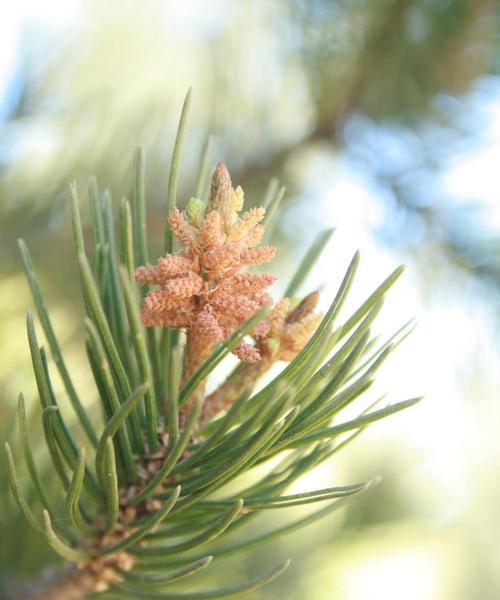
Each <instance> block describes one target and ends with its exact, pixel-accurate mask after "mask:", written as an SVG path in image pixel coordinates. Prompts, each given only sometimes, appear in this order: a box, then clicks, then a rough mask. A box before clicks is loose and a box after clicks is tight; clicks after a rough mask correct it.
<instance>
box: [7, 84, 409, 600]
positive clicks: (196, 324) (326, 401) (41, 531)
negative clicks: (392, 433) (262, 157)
mask: <svg viewBox="0 0 500 600" xmlns="http://www.w3.org/2000/svg"><path fill="white" fill-rule="evenodd" d="M189 104H190V92H188V95H187V97H186V101H185V103H184V107H183V110H182V114H181V120H180V125H179V132H178V134H177V138H176V142H175V146H174V151H173V157H172V166H171V174H170V183H169V190H168V196H167V207H168V210H169V223H168V224H167V230H166V232H165V241H166V252H167V253H166V254H165V255H164V256H162V257H160V258H159V259H158V261H157V263H156V264H154V265H152V264H149V263H148V238H147V230H146V225H145V224H146V198H145V188H144V173H145V157H144V150H143V149H142V148H140V149H139V150H138V151H137V152H136V155H135V160H134V176H133V201H132V204H129V202H128V201H127V200H123V201H122V202H121V204H120V211H119V218H118V227H116V231H117V232H118V234H119V239H118V240H115V234H116V232H115V221H114V211H113V205H112V201H111V197H110V195H109V194H108V193H104V194H100V193H99V190H98V187H97V182H96V181H95V180H94V179H92V180H91V182H90V185H89V204H90V213H91V228H92V232H93V236H92V239H93V244H90V245H88V244H87V245H86V243H85V239H84V235H83V226H82V220H81V216H80V210H81V207H80V200H79V197H78V191H77V189H76V187H75V186H74V185H73V186H71V189H70V198H71V207H72V225H73V236H74V243H75V253H76V264H77V267H78V270H79V275H80V282H81V290H82V296H83V300H84V306H85V313H86V316H84V317H83V318H82V320H83V322H84V324H85V330H86V351H87V357H88V361H89V366H90V369H91V372H92V374H93V377H94V380H95V386H96V389H97V391H98V394H99V398H100V401H101V405H102V406H101V408H102V415H103V417H104V422H103V423H101V425H100V427H97V428H96V426H95V425H94V423H93V422H92V421H93V420H92V421H91V419H90V415H89V413H88V409H87V408H86V407H85V405H84V404H83V403H82V402H81V401H80V399H79V398H78V396H77V394H76V391H75V389H76V388H75V385H74V383H73V380H72V378H71V375H70V373H69V370H68V369H67V367H66V365H65V362H64V353H63V351H62V349H61V346H60V344H59V342H58V340H57V335H56V332H55V330H54V328H53V326H52V323H51V320H50V317H49V313H48V311H47V308H46V306H45V303H44V300H43V294H42V291H41V289H40V285H39V283H38V279H37V277H36V273H35V267H34V264H33V261H32V259H31V257H30V255H29V251H28V249H27V247H26V245H25V244H24V242H22V241H21V242H20V250H21V255H22V260H23V263H24V266H25V270H26V275H27V278H28V282H29V285H30V288H31V290H32V293H33V298H34V303H35V307H36V311H37V314H38V318H39V320H40V322H41V324H42V328H43V330H44V333H45V336H46V338H47V341H48V345H49V348H50V351H51V354H52V357H53V359H54V362H55V363H56V366H57V368H58V370H59V372H60V375H61V377H62V380H63V383H64V387H65V390H66V393H67V395H68V397H69V399H70V401H71V406H72V408H73V411H74V415H75V416H76V417H77V419H78V421H79V423H80V425H81V429H82V432H83V433H84V434H85V437H86V439H77V438H76V437H75V438H74V433H73V429H70V428H69V427H68V426H67V424H66V422H67V421H66V420H67V416H66V415H63V414H62V411H61V410H60V408H59V402H58V398H57V397H56V394H55V393H54V389H53V386H52V383H51V378H52V375H51V366H52V365H51V364H49V362H48V360H47V356H46V354H45V351H44V349H43V347H41V346H40V345H39V341H38V336H37V331H36V324H35V321H34V319H33V316H32V315H31V313H28V320H27V329H28V341H29V348H30V352H31V357H32V362H33V370H34V374H35V380H36V383H37V388H38V392H39V398H40V404H41V407H42V411H43V412H42V420H43V428H44V432H45V438H46V443H47V447H48V450H49V454H50V459H51V462H52V466H53V467H54V469H55V471H56V473H57V476H58V478H59V481H60V485H61V487H62V492H63V494H64V497H65V502H64V511H65V515H64V516H65V523H66V524H65V526H64V527H62V526H61V525H60V524H59V519H58V517H57V509H56V506H55V505H54V506H52V504H51V495H50V494H49V491H48V489H47V487H46V482H45V480H43V479H42V478H41V477H40V476H39V475H38V470H37V466H36V460H35V457H34V454H33V451H32V448H31V444H30V441H29V439H28V430H27V426H26V406H25V402H24V400H23V398H22V396H20V399H19V406H18V408H19V422H20V433H21V440H22V448H23V455H24V458H25V462H26V466H27V470H28V474H29V475H30V479H31V482H32V486H33V489H34V491H35V492H36V494H37V495H38V498H39V500H40V502H41V504H42V507H43V509H44V510H43V518H41V517H42V515H40V514H38V512H37V511H36V510H34V509H33V508H32V506H31V505H30V504H29V503H28V502H27V500H26V499H25V496H24V493H23V490H22V488H21V486H20V485H19V480H18V467H17V465H15V463H14V459H13V456H12V452H11V450H10V447H9V446H8V445H7V446H6V452H7V467H8V478H9V485H10V488H11V491H12V494H13V497H14V500H15V501H16V502H17V504H18V505H19V508H20V510H21V512H22V513H23V514H24V516H25V517H26V519H27V520H28V522H29V524H30V525H31V527H32V529H33V530H34V531H35V532H36V533H37V534H38V535H40V536H41V537H42V538H43V539H44V540H45V541H46V542H47V543H48V544H49V545H50V546H51V547H52V549H53V550H54V551H55V552H56V553H57V554H59V555H60V556H61V557H62V558H63V559H64V560H65V561H69V562H70V563H76V564H77V565H78V567H77V568H76V569H72V570H70V571H69V572H68V573H66V574H65V575H64V576H62V578H61V579H60V580H58V581H56V582H53V583H51V585H50V587H49V588H46V589H43V590H38V591H36V592H34V595H32V596H30V598H37V599H38V600H43V599H44V598H49V597H50V598H51V599H56V600H57V598H65V599H70V600H71V599H72V598H74V599H75V600H76V599H80V598H84V597H86V596H87V595H88V594H90V593H95V592H105V593H106V595H107V596H108V597H116V596H119V597H123V596H140V597H145V598H167V599H168V598H172V599H176V598H179V599H181V598H222V597H229V596H235V595H239V594H242V593H244V592H245V591H249V590H252V589H257V588H259V587H261V586H262V585H265V584H267V583H269V582H270V581H272V580H273V579H275V578H276V577H278V576H279V575H280V574H281V573H282V572H283V571H284V570H285V569H286V568H287V567H288V564H289V562H288V561H287V562H286V563H284V564H282V565H278V566H277V567H275V568H274V569H272V570H271V571H270V572H269V573H266V574H263V575H261V576H257V577H256V578H254V579H252V580H250V581H247V582H243V583H235V584H232V583H229V584H228V585H227V586H225V587H222V588H220V589H216V590H208V591H202V592H192V593H190V592H186V593H180V594H177V593H171V592H170V591H169V589H170V588H169V584H170V583H172V582H173V581H178V580H180V579H182V578H183V577H188V576H192V575H193V576H195V575H194V574H195V573H197V572H198V571H200V570H202V569H205V568H206V567H208V566H209V564H210V563H211V561H212V559H213V558H214V557H215V558H222V557H223V556H225V555H227V554H231V553H233V552H236V551H239V550H241V549H245V548H248V547H251V546H254V545H256V544H258V543H261V542H265V541H268V540H269V539H272V538H274V537H277V536H278V535H284V534H286V533H289V532H291V531H294V530H296V529H298V528H300V527H302V526H306V525H308V524H309V523H312V522H314V521H315V520H317V519H319V518H321V517H323V516H326V515H327V514H329V513H330V512H332V511H333V510H336V509H337V508H339V507H340V506H343V505H344V503H346V502H347V501H348V499H350V498H351V497H353V496H355V495H357V494H359V493H363V492H365V491H366V489H367V488H368V487H369V484H370V482H368V483H361V484H354V485H335V486H331V487H328V488H324V489H320V490H312V491H307V492H303V493H300V494H289V493H287V489H288V488H289V486H290V485H291V484H292V483H293V482H294V481H296V480H297V479H298V478H299V477H301V475H303V474H304V473H306V472H307V471H308V470H310V469H312V468H313V467H315V466H316V465H318V464H320V463H321V462H323V461H324V460H327V459H328V458H330V457H331V456H332V455H333V454H335V453H336V452H338V451H340V450H341V449H342V448H343V447H345V445H346V444H347V443H350V442H351V441H352V440H353V439H355V438H356V437H357V436H358V435H359V434H360V433H361V432H362V431H363V430H364V429H365V428H366V427H367V426H368V425H371V424H372V423H374V422H376V421H378V420H380V419H382V418H385V417H387V416H389V415H391V414H394V413H397V412H399V411H401V410H403V409H405V408H407V407H409V406H412V405H413V404H415V402H417V401H418V399H412V400H408V401H404V402H400V403H396V404H394V405H390V406H388V407H385V408H380V409H378V410H372V409H373V407H374V405H375V403H373V402H369V401H367V400H365V393H366V392H368V390H369V389H370V386H371V384H372V382H373V379H374V376H375V374H376V372H377V370H378V369H379V368H380V367H381V365H382V364H383V363H384V361H385V360H386V359H387V358H388V357H389V356H390V354H391V352H392V351H393V350H394V348H395V347H396V345H398V344H399V343H400V342H401V341H402V339H404V337H405V336H406V335H407V333H408V330H409V328H408V327H406V326H405V327H404V328H402V329H401V330H400V331H398V332H396V334H394V335H393V336H391V337H390V338H389V339H388V340H387V341H386V342H382V343H380V342H378V341H377V340H375V339H372V337H371V333H370V327H371V325H372V323H373V321H374V320H375V319H376V318H377V316H378V314H379V312H380V309H381V307H382V304H383V300H384V298H385V296H386V294H387V292H388V291H389V289H390V288H391V286H392V285H393V284H394V283H395V281H396V280H397V278H398V277H399V275H400V274H401V272H402V269H401V268H398V269H396V270H395V271H394V272H393V273H392V274H391V275H389V277H388V278H387V279H386V280H385V281H384V282H382V284H381V285H380V286H379V287H378V288H377V289H376V290H375V291H374V292H373V293H372V294H371V295H370V296H369V297H368V298H367V300H366V301H365V302H363V303H362V304H361V306H360V307H359V308H358V309H357V310H356V311H354V313H353V314H352V315H351V316H350V317H348V318H347V319H345V320H341V319H340V317H341V315H342V309H343V306H344V303H345V301H346V298H347V296H348V294H349V291H350V289H351V286H352V285H353V282H354V277H355V273H356V270H357V267H358V264H359V254H358V253H356V254H355V256H354V257H353V259H352V261H351V263H350V264H349V265H348V267H347V270H346V273H345V276H344V278H343V280H342V281H341V283H340V285H339V288H338V291H337V294H336V295H335V297H334V298H333V301H332V303H331V305H330V307H329V309H328V310H327V311H326V313H325V314H324V315H322V314H320V313H318V312H317V308H316V306H317V302H318V298H319V295H318V293H317V292H312V293H309V294H307V295H306V296H305V297H304V298H303V299H302V300H297V299H296V298H290V297H289V296H296V294H297V293H298V291H299V290H300V289H301V288H302V287H304V286H305V284H306V282H307V275H308V273H309V271H310V269H311V268H312V267H313V266H314V263H315V261H316V259H317V257H318V256H319V254H320V253H321V251H322V250H323V249H324V247H325V245H326V243H327V242H328V240H329V238H330V237H331V235H332V231H331V230H328V231H326V232H324V233H323V234H321V235H320V236H319V238H318V239H317V240H316V241H315V242H314V243H313V244H312V246H311V248H310V250H309V251H308V252H307V253H306V255H305V257H304V259H303V260H302V262H301V263H300V265H299V267H298V269H297V271H296V273H295V274H294V275H293V277H292V279H291V281H290V284H289V285H288V288H287V293H286V297H285V298H282V299H281V300H279V301H278V302H276V303H275V304H273V301H272V296H271V295H270V293H269V287H270V286H271V285H272V283H273V282H274V277H272V276H271V275H265V274H262V273H260V272H259V273H254V272H252V271H251V267H252V266H254V265H260V264H263V263H266V262H269V261H270V260H271V259H272V258H273V256H274V254H275V251H276V249H275V248H274V247H272V246H262V245H261V241H262V239H265V238H266V227H267V228H269V226H270V225H272V222H273V221H274V220H275V219H276V218H277V215H278V210H279V205H280V201H281V199H282V197H283V194H284V188H280V189H278V187H277V184H274V183H273V184H272V185H271V186H270V188H269V191H268V194H267V196H266V199H265V204H266V207H267V208H268V209H269V210H268V215H267V217H266V216H265V208H257V209H251V210H249V211H247V212H245V213H242V212H241V211H242V208H243V202H244V197H243V191H242V190H241V188H239V187H237V188H236V189H234V188H233V185H232V182H231V179H230V176H229V173H228V171H227V169H226V168H225V166H224V165H223V164H222V163H219V165H217V167H216V169H215V172H214V174H213V177H212V182H211V187H210V192H209V194H208V200H207V199H206V195H207V194H206V191H205V190H206V189H207V182H206V179H207V172H208V158H207V157H208V146H207V148H205V150H204V152H203V154H202V157H201V164H200V169H199V176H198V181H197V184H196V191H195V194H196V195H197V196H199V197H193V198H192V199H191V200H190V202H189V203H188V204H187V207H186V211H185V212H181V211H180V210H179V209H178V208H177V207H176V203H177V199H176V194H177V181H178V172H179V165H180V154H181V147H182V142H183V139H184V134H185V128H186V119H187V114H188V109H189ZM176 245H177V246H178V251H177V252H174V247H176ZM138 265H139V266H138ZM140 298H142V308H139V299H140ZM184 336H185V337H184ZM231 352H232V353H233V354H235V355H236V356H237V357H238V358H239V360H240V363H239V365H238V366H237V367H236V369H235V370H234V371H233V372H232V373H231V374H230V375H229V376H228V377H227V379H226V381H225V382H223V383H222V385H221V386H220V387H219V388H218V389H217V390H215V392H213V393H212V394H206V392H205V384H206V381H207V378H208V377H209V376H210V375H211V373H212V372H213V370H214V369H215V368H216V367H217V366H218V365H219V364H220V363H221V362H222V361H223V360H224V359H225V358H226V356H227V355H228V354H229V353H231ZM277 363H279V364H283V365H284V366H283V368H282V370H281V372H280V373H279V374H278V375H277V376H276V377H275V378H274V379H272V380H271V381H269V382H268V383H267V384H266V385H265V386H264V387H263V388H262V389H260V390H259V391H257V392H255V391H254V389H255V387H256V384H257V383H258V381H259V379H260V378H261V377H262V376H263V375H264V374H265V373H267V372H268V371H269V369H270V368H271V367H272V366H273V365H275V364H277ZM354 402H359V403H361V404H363V403H364V405H365V408H364V409H363V408H360V412H359V415H358V416H357V417H354V418H352V417H351V418H350V419H347V420H346V419H344V420H341V421H340V422H336V423H335V424H332V420H333V419H334V418H337V416H338V415H339V414H341V413H342V411H343V409H344V408H345V407H347V406H349V405H351V404H352V403H354ZM87 441H88V442H89V443H88V444H87V443H86V442H87ZM282 453H285V454H283V458H282V461H281V463H280V465H279V467H278V468H275V469H274V470H272V471H270V472H269V473H267V474H263V475H260V476H258V477H256V476H253V477H252V479H251V483H249V482H248V481H247V485H246V487H245V488H244V489H239V490H238V491H235V486H234V485H231V486H229V484H234V482H235V480H236V479H237V478H238V477H240V476H243V475H246V474H248V473H249V471H250V470H251V469H252V468H253V467H254V466H256V465H265V464H266V463H267V461H269V459H270V458H271V457H274V456H276V455H281V454H282ZM88 454H90V456H89V459H88V460H87V455H88ZM240 488H241V486H240ZM215 493H217V496H216V497H214V494H215ZM325 502H328V504H327V506H326V507H324V508H322V509H321V510H320V511H317V512H314V513H312V514H311V515H309V516H307V517H305V518H303V519H300V520H299V521H296V522H294V523H292V524H290V525H288V526H285V527H282V528H278V529H276V530H274V531H269V532H267V533H264V534H262V535H261V536H258V537H250V538H248V537H246V534H245V533H244V527H245V525H246V524H247V523H248V521H250V520H252V519H253V518H256V517H258V515H259V514H260V513H261V512H262V511H264V510H278V509H286V508H289V507H293V506H298V505H307V504H312V503H325ZM236 529H241V530H242V533H241V534H240V535H241V537H240V541H237V542H236V543H233V544H232V545H229V546H228V545H226V546H222V547H219V546H217V547H216V548H213V542H215V541H216V540H219V539H222V538H224V537H225V535H227V533H228V532H231V531H235V530H236ZM193 553H195V556H194V557H193Z"/></svg>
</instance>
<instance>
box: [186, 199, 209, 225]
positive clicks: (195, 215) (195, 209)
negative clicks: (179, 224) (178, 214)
mask: <svg viewBox="0 0 500 600" xmlns="http://www.w3.org/2000/svg"><path fill="white" fill-rule="evenodd" d="M186 212H187V216H188V219H189V222H190V223H191V225H194V226H195V227H198V226H199V225H200V223H201V219H202V217H203V214H204V213H205V203H204V202H203V200H200V199H199V198H191V200H190V201H189V202H188V203H187V206H186Z"/></svg>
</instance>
